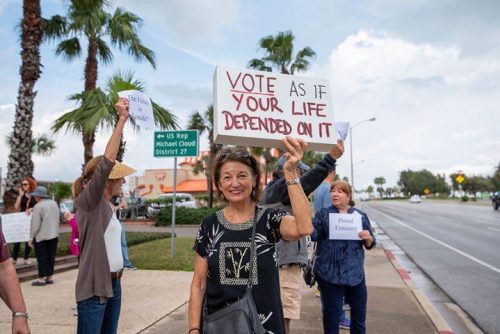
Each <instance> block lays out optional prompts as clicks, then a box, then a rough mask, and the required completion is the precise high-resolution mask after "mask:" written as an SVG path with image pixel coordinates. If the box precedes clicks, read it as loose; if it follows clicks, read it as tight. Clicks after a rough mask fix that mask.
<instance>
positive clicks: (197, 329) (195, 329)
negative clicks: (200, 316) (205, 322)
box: [188, 327, 201, 334]
mask: <svg viewBox="0 0 500 334" xmlns="http://www.w3.org/2000/svg"><path fill="white" fill-rule="evenodd" d="M192 331H198V332H199V333H201V330H200V329H199V328H196V327H195V328H191V329H190V330H189V332H188V334H189V333H191V332H192Z"/></svg>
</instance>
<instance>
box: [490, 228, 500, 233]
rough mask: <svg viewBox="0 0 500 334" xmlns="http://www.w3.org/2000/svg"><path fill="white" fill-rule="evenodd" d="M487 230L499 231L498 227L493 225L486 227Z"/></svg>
mask: <svg viewBox="0 0 500 334" xmlns="http://www.w3.org/2000/svg"><path fill="white" fill-rule="evenodd" d="M488 230H492V231H496V232H500V229H498V228H494V227H488Z"/></svg>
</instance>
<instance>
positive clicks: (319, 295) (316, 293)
mask: <svg viewBox="0 0 500 334" xmlns="http://www.w3.org/2000/svg"><path fill="white" fill-rule="evenodd" d="M314 295H315V296H316V297H318V298H320V297H321V293H320V292H319V290H318V289H316V291H314Z"/></svg>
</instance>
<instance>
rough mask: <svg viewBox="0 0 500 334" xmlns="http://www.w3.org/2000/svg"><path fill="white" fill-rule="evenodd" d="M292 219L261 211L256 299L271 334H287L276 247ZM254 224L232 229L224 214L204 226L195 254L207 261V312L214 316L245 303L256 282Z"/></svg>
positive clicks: (209, 219)
mask: <svg viewBox="0 0 500 334" xmlns="http://www.w3.org/2000/svg"><path fill="white" fill-rule="evenodd" d="M286 214H287V213H286V212H284V211H281V210H277V209H272V208H263V207H260V206H258V210H257V228H256V232H255V246H256V248H255V250H256V253H257V260H256V261H257V263H255V262H254V267H253V273H252V275H251V277H252V280H253V289H252V295H253V298H254V301H255V304H256V306H257V310H258V312H259V316H260V320H261V322H262V325H263V326H264V328H265V329H266V330H267V333H268V334H282V333H283V334H284V333H285V328H284V322H283V310H282V306H281V299H280V288H279V276H278V268H277V259H276V247H275V245H276V243H277V242H278V241H279V240H280V239H281V234H280V232H279V228H280V224H281V218H282V217H283V216H284V215H286ZM252 226H253V219H252V220H249V221H247V222H244V223H241V224H232V223H230V222H229V221H228V220H226V218H225V217H224V213H223V211H222V210H220V211H218V212H216V213H214V214H212V215H210V216H208V217H207V218H205V219H204V220H203V222H202V223H201V225H200V228H199V230H198V235H197V236H196V241H195V243H194V247H193V250H194V251H196V253H198V254H199V255H200V256H201V257H204V258H206V259H207V262H208V274H207V307H208V313H209V314H210V313H213V312H215V311H217V310H219V309H221V308H223V307H224V306H226V305H228V304H231V303H233V302H235V301H236V300H238V299H239V298H240V297H242V296H243V295H244V293H245V290H246V284H247V282H248V278H249V276H250V273H249V271H250V245H251V240H252Z"/></svg>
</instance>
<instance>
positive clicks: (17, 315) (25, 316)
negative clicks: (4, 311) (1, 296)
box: [12, 312, 28, 319]
mask: <svg viewBox="0 0 500 334" xmlns="http://www.w3.org/2000/svg"><path fill="white" fill-rule="evenodd" d="M17 317H23V318H26V319H28V313H26V312H12V318H17Z"/></svg>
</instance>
